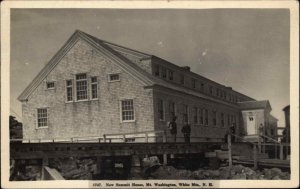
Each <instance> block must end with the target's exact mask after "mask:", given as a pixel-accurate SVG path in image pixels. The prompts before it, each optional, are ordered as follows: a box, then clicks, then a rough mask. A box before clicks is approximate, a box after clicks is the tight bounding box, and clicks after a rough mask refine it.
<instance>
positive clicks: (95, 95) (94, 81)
mask: <svg viewBox="0 0 300 189" xmlns="http://www.w3.org/2000/svg"><path fill="white" fill-rule="evenodd" d="M91 92H92V99H97V98H98V81H97V77H91Z"/></svg>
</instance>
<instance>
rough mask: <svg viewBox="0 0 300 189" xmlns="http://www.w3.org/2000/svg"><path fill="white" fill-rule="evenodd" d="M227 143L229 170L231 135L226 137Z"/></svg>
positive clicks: (230, 164) (230, 166)
mask: <svg viewBox="0 0 300 189" xmlns="http://www.w3.org/2000/svg"><path fill="white" fill-rule="evenodd" d="M227 141H228V162H229V169H231V168H232V156H231V134H229V135H227Z"/></svg>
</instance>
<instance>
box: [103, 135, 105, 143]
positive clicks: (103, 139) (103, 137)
mask: <svg viewBox="0 0 300 189" xmlns="http://www.w3.org/2000/svg"><path fill="white" fill-rule="evenodd" d="M103 141H104V143H106V135H103Z"/></svg>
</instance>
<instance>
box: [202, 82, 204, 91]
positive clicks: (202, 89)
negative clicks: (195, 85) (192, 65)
mask: <svg viewBox="0 0 300 189" xmlns="http://www.w3.org/2000/svg"><path fill="white" fill-rule="evenodd" d="M201 91H204V83H201Z"/></svg>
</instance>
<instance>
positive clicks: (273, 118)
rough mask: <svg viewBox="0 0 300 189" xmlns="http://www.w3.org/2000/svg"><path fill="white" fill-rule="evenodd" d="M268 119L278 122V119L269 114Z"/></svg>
mask: <svg viewBox="0 0 300 189" xmlns="http://www.w3.org/2000/svg"><path fill="white" fill-rule="evenodd" d="M270 118H271V119H272V120H275V121H278V119H277V118H276V117H274V116H273V115H272V114H270Z"/></svg>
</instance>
